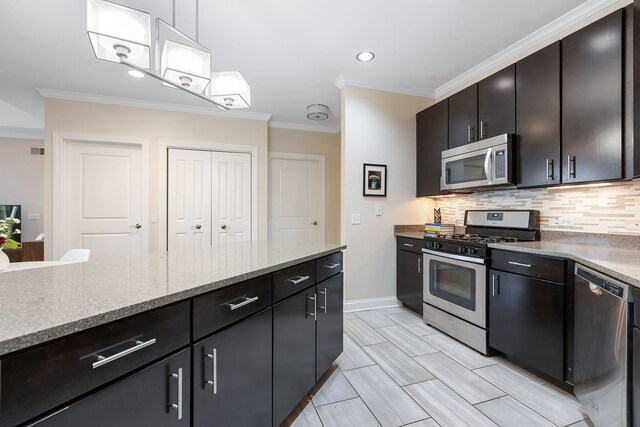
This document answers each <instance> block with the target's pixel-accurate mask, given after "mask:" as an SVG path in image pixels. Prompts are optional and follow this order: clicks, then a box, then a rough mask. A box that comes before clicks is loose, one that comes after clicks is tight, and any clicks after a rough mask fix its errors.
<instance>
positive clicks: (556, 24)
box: [434, 0, 618, 98]
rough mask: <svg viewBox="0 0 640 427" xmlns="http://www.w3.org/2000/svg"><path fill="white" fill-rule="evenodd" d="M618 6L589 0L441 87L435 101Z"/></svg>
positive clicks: (605, 0)
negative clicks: (586, 20)
mask: <svg viewBox="0 0 640 427" xmlns="http://www.w3.org/2000/svg"><path fill="white" fill-rule="evenodd" d="M617 2H618V0H589V1H587V2H585V3H583V4H581V5H580V6H578V7H576V8H575V9H572V10H570V11H569V12H567V13H565V14H564V15H562V16H561V17H559V18H557V19H556V20H554V21H551V22H550V23H549V24H547V25H545V26H544V27H542V28H540V29H538V30H536V31H534V32H533V33H531V34H529V35H528V36H526V37H524V38H522V39H520V40H519V41H517V42H515V43H514V44H512V45H511V46H509V47H507V48H506V49H504V50H502V51H500V52H498V53H497V54H495V55H493V56H492V57H490V58H488V59H486V60H485V61H483V62H481V63H479V64H478V65H476V66H475V67H473V68H471V69H469V70H467V71H465V72H464V73H462V74H460V75H459V76H457V77H455V78H453V79H451V80H449V81H448V82H446V83H445V84H443V85H441V86H439V87H438V88H436V90H435V93H434V95H435V97H436V98H440V97H442V96H443V95H445V94H447V93H449V92H452V91H454V90H456V89H458V88H460V89H462V88H464V87H466V86H468V85H469V84H472V83H474V82H476V81H477V80H479V78H480V77H482V76H483V75H484V74H486V73H487V72H489V71H491V70H493V69H495V68H497V67H499V66H500V65H506V64H507V63H510V62H513V60H514V58H516V57H517V56H518V55H520V54H522V53H523V52H526V51H528V50H529V49H531V48H533V47H535V46H537V45H539V44H540V43H543V42H545V41H547V40H549V39H551V38H553V37H554V36H557V35H558V34H560V33H561V32H563V31H565V30H567V29H569V28H571V27H572V26H574V25H576V24H579V23H580V22H581V21H583V20H585V19H587V18H589V17H590V16H592V15H595V14H596V13H598V12H600V11H601V10H603V9H606V8H607V7H609V6H611V5H613V4H615V3H617Z"/></svg>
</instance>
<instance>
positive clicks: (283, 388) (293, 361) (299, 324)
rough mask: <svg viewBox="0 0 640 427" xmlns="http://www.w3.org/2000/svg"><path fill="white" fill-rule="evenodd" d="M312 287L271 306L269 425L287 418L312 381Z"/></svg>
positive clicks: (314, 341) (315, 312)
mask: <svg viewBox="0 0 640 427" xmlns="http://www.w3.org/2000/svg"><path fill="white" fill-rule="evenodd" d="M315 298H316V293H315V287H311V288H308V289H306V290H303V291H301V292H299V293H297V294H295V295H293V296H290V297H288V298H286V299H285V300H283V301H281V302H279V303H277V304H275V305H274V306H273V425H274V426H279V425H280V423H281V422H282V421H283V420H284V419H285V418H286V417H287V415H289V413H290V412H291V410H292V409H293V408H294V407H295V406H296V405H297V404H298V402H300V399H302V397H303V396H304V395H305V394H306V393H307V392H308V391H309V390H311V388H312V387H313V385H314V384H315V382H316V379H315V376H316V319H315V317H316V315H317V305H316V303H317V301H316V300H315Z"/></svg>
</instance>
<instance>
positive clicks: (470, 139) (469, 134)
mask: <svg viewBox="0 0 640 427" xmlns="http://www.w3.org/2000/svg"><path fill="white" fill-rule="evenodd" d="M472 132H473V126H472V125H468V126H467V142H473V139H474V138H473V135H472Z"/></svg>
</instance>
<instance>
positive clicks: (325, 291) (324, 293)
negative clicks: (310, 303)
mask: <svg viewBox="0 0 640 427" xmlns="http://www.w3.org/2000/svg"><path fill="white" fill-rule="evenodd" d="M318 293H319V294H322V295H324V305H321V306H319V307H320V308H321V309H322V310H324V314H327V288H324V291H318Z"/></svg>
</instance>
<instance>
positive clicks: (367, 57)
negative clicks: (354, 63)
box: [356, 52, 376, 62]
mask: <svg viewBox="0 0 640 427" xmlns="http://www.w3.org/2000/svg"><path fill="white" fill-rule="evenodd" d="M375 57H376V55H374V53H373V52H360V53H359V54H357V55H356V59H357V60H358V61H360V62H369V61H371V60H373V58H375Z"/></svg>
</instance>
